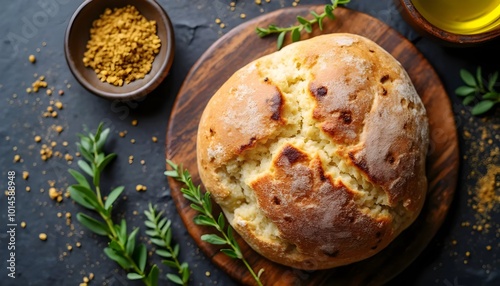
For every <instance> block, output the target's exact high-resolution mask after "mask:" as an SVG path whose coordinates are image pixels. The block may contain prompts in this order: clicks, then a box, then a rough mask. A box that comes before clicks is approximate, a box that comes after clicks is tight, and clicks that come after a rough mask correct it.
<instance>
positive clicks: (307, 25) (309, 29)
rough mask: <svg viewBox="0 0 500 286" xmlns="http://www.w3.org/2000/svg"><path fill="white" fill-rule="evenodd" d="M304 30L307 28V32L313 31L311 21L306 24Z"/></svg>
mask: <svg viewBox="0 0 500 286" xmlns="http://www.w3.org/2000/svg"><path fill="white" fill-rule="evenodd" d="M304 30H306V32H308V33H311V32H312V25H311V24H309V23H307V24H305V25H304Z"/></svg>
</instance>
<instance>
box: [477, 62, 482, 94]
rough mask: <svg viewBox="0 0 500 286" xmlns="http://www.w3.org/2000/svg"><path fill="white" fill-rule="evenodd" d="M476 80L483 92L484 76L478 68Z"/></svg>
mask: <svg viewBox="0 0 500 286" xmlns="http://www.w3.org/2000/svg"><path fill="white" fill-rule="evenodd" d="M476 80H477V83H478V84H479V88H480V89H481V90H483V89H484V86H483V75H482V70H481V67H477V70H476Z"/></svg>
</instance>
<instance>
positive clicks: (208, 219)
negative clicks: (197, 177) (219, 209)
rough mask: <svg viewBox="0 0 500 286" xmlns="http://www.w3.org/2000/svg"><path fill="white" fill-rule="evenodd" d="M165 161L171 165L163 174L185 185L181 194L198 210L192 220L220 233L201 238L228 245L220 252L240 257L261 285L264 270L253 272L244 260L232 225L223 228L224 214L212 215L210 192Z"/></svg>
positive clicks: (171, 163) (212, 242) (189, 175)
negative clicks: (203, 191) (203, 189)
mask: <svg viewBox="0 0 500 286" xmlns="http://www.w3.org/2000/svg"><path fill="white" fill-rule="evenodd" d="M167 163H168V165H170V167H172V170H170V171H166V172H165V175H166V176H168V177H171V178H173V179H175V180H177V181H179V182H181V183H183V184H184V185H185V186H186V188H181V192H182V194H183V195H184V197H185V198H186V199H187V200H189V201H191V202H192V204H191V208H192V209H194V210H196V211H198V212H200V214H199V215H198V216H196V217H195V218H194V222H195V223H196V224H197V225H205V226H211V227H214V228H215V229H216V230H217V231H218V232H219V234H220V235H221V236H220V235H217V234H204V235H202V236H201V240H203V241H205V242H208V243H211V244H216V245H227V246H229V247H230V248H224V249H221V252H223V253H224V254H226V255H227V256H229V257H231V258H234V259H240V260H241V261H242V262H243V264H245V267H246V268H247V269H248V271H249V272H250V274H251V275H252V277H253V278H254V279H255V281H256V282H257V285H259V286H262V285H263V284H262V282H261V281H260V276H261V274H262V273H263V271H264V270H263V269H261V270H260V271H259V273H258V274H255V272H254V271H253V269H252V267H251V266H250V264H248V261H246V259H245V257H243V254H242V252H241V249H240V246H239V245H238V242H237V241H236V238H235V237H234V234H233V229H232V227H231V226H230V225H228V226H227V230H225V229H226V225H225V221H224V215H223V214H222V213H219V216H218V217H217V219H216V218H215V217H214V216H213V214H212V201H211V200H210V193H209V192H208V191H207V192H205V194H202V193H201V189H200V186H195V185H194V184H193V181H192V179H191V174H189V171H188V170H183V169H182V166H178V165H176V164H175V163H174V162H172V161H170V160H167Z"/></svg>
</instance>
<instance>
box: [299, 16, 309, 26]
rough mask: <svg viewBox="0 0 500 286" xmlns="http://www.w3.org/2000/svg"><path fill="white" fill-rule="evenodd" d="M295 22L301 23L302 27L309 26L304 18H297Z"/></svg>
mask: <svg viewBox="0 0 500 286" xmlns="http://www.w3.org/2000/svg"><path fill="white" fill-rule="evenodd" d="M297 21H299V23H301V24H302V25H305V24H309V21H307V20H306V19H305V18H304V17H301V16H297Z"/></svg>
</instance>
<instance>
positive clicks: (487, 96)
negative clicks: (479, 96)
mask: <svg viewBox="0 0 500 286" xmlns="http://www.w3.org/2000/svg"><path fill="white" fill-rule="evenodd" d="M497 98H500V93H494V92H488V93H486V94H484V95H483V99H497Z"/></svg>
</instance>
